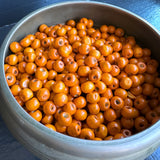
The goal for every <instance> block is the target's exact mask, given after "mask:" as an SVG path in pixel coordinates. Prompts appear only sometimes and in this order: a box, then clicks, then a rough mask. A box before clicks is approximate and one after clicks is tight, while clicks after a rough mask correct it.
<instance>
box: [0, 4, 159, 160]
mask: <svg viewBox="0 0 160 160" xmlns="http://www.w3.org/2000/svg"><path fill="white" fill-rule="evenodd" d="M81 17H88V18H91V19H93V20H94V22H95V23H96V24H97V25H101V24H112V25H115V26H117V27H122V28H124V29H125V31H126V32H127V34H128V35H134V36H135V37H136V39H138V40H139V42H140V43H141V44H143V45H144V46H146V47H148V48H150V49H151V50H152V53H153V56H154V57H155V58H157V59H159V60H160V54H159V55H158V51H159V44H160V33H159V32H158V31H157V30H156V29H155V28H153V27H152V26H151V25H150V24H149V23H147V22H146V21H145V20H144V19H142V18H140V17H138V16H136V15H134V14H133V13H130V12H129V11H126V10H124V9H121V8H118V7H115V6H112V5H108V4H103V3H97V2H67V3H60V4H55V5H50V6H47V7H44V8H42V9H39V10H36V11H35V12H33V13H31V14H29V15H27V16H26V17H25V18H23V19H22V20H21V21H19V22H18V23H17V24H16V25H15V26H14V27H13V29H12V30H11V31H10V32H9V33H8V35H7V37H6V39H5V40H4V43H3V45H2V47H1V51H0V54H1V55H0V96H1V97H2V98H1V99H2V101H1V104H0V106H1V107H0V110H1V115H2V117H3V119H4V121H5V123H6V124H7V126H8V128H9V129H10V131H11V132H12V134H13V135H14V136H15V137H16V138H17V139H18V140H19V141H20V142H21V143H22V144H23V145H24V146H26V148H28V149H29V150H30V151H31V152H33V153H34V154H35V155H36V156H38V157H39V158H40V159H48V160H53V159H59V160H86V159H93V160H97V159H101V160H102V159H103V160H104V159H105V160H117V159H118V160H135V159H138V160H141V159H144V158H146V157H147V156H149V155H150V154H151V153H152V152H153V151H154V150H155V149H156V148H157V147H158V146H159V145H160V140H159V139H160V122H158V123H156V124H155V125H153V126H152V127H150V128H148V129H146V130H145V131H143V132H141V133H138V134H136V135H133V136H131V137H129V138H125V139H120V140H114V141H89V140H82V139H77V138H72V137H69V136H66V135H63V134H60V133H57V132H53V131H51V130H49V129H48V128H46V127H44V126H43V125H42V124H40V123H38V122H36V121H35V120H34V119H32V118H31V117H30V116H29V115H28V114H27V113H26V112H25V111H24V110H23V109H22V108H21V107H20V106H19V105H18V103H17V102H16V101H15V99H14V97H13V96H12V94H11V93H10V91H9V88H8V86H7V83H6V81H5V74H4V67H3V65H4V58H5V57H6V56H7V55H8V54H9V44H10V42H12V41H18V40H20V39H21V38H22V37H24V36H25V35H27V34H30V33H34V32H35V31H36V30H37V26H39V25H40V24H42V23H46V24H48V25H53V24H58V23H64V22H65V21H66V20H68V19H78V18H81Z"/></svg>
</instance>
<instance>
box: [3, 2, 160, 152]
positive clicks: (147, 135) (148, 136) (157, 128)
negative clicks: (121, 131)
mask: <svg viewBox="0 0 160 160" xmlns="http://www.w3.org/2000/svg"><path fill="white" fill-rule="evenodd" d="M80 3H81V4H84V3H85V4H89V5H90V4H94V5H99V6H105V7H109V8H114V9H118V10H120V11H122V12H124V13H125V14H129V15H131V16H133V17H134V18H135V19H138V20H140V21H142V22H143V23H144V24H146V25H147V26H148V27H149V28H151V29H152V30H153V31H154V32H156V34H157V35H159V37H160V31H158V30H157V29H156V28H155V27H154V26H152V25H151V24H150V23H149V22H147V21H146V20H145V19H143V18H142V17H140V16H138V15H136V14H135V13H132V12H131V11H128V10H127V9H124V8H121V7H118V6H115V5H112V4H108V3H102V2H96V1H67V2H60V3H54V4H50V5H48V6H45V7H42V8H39V9H36V10H35V11H33V12H31V13H29V14H28V15H26V16H25V17H24V18H22V19H21V20H20V21H18V23H16V25H15V26H14V27H13V28H12V29H11V30H10V32H9V33H8V34H7V36H6V38H5V39H4V41H3V43H2V45H1V49H0V54H1V58H0V61H1V62H3V63H0V65H1V69H0V75H1V76H0V81H1V85H0V88H1V92H3V93H2V96H3V98H4V100H5V101H8V100H9V101H11V102H12V105H13V106H14V107H12V106H9V110H10V111H11V112H12V113H13V112H15V113H16V114H17V115H16V116H17V117H19V118H20V119H22V120H23V121H24V122H25V123H26V124H27V125H28V126H30V127H32V128H36V129H37V132H42V133H43V134H44V135H47V136H49V137H50V138H53V139H54V138H57V139H59V140H63V141H65V142H66V143H68V142H72V144H77V143H78V144H80V145H82V146H83V145H87V146H89V147H91V146H93V145H94V146H95V145H96V147H102V146H103V147H104V148H105V149H106V147H107V146H112V147H116V148H118V147H119V146H121V145H122V144H125V146H130V145H133V147H134V148H138V150H139V147H137V146H135V145H134V143H136V142H140V141H141V143H137V144H139V146H141V148H144V146H143V145H142V144H144V145H145V146H146V147H148V145H149V144H152V143H153V142H156V141H157V138H158V137H159V138H160V136H158V134H157V135H155V134H154V136H153V130H154V133H158V132H159V133H160V121H159V122H157V123H156V124H154V125H153V126H151V127H149V128H147V129H146V130H144V131H142V132H140V133H137V134H135V135H132V136H131V137H127V138H124V139H118V140H114V141H94V140H92V141H89V140H84V139H79V138H74V137H70V136H68V135H64V134H61V133H59V132H54V131H52V130H50V129H48V128H47V127H45V126H44V125H42V124H41V123H39V122H37V121H36V120H34V119H33V118H32V117H31V116H29V115H28V113H27V112H26V111H25V110H24V109H23V108H22V107H21V106H20V105H19V104H18V103H17V102H16V101H15V99H14V96H13V95H12V94H11V92H10V90H9V87H8V85H7V83H6V81H5V73H4V58H5V52H6V51H7V48H8V46H9V41H10V39H11V37H12V36H13V34H14V33H15V32H16V30H17V29H18V28H19V27H20V26H21V25H23V23H24V22H26V21H27V20H29V19H30V18H31V17H32V16H35V15H36V14H38V13H40V12H42V11H46V10H48V9H50V8H54V7H58V6H62V5H70V4H72V5H73V4H80ZM7 108H8V107H7ZM159 135H160V134H159ZM142 137H144V138H142ZM142 146H143V147H142ZM121 147H122V146H121Z"/></svg>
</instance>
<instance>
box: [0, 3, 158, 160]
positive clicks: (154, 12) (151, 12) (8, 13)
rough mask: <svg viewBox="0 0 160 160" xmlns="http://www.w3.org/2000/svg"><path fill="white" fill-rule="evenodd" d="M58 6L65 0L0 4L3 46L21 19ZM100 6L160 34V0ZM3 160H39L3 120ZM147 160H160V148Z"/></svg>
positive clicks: (0, 141) (0, 132) (0, 158)
mask: <svg viewBox="0 0 160 160" xmlns="http://www.w3.org/2000/svg"><path fill="white" fill-rule="evenodd" d="M57 2H64V0H26V1H24V0H0V45H1V43H2V42H3V39H4V38H5V36H6V34H7V33H8V31H9V30H10V29H11V28H12V27H13V26H14V25H15V24H16V22H17V21H19V20H20V19H21V18H22V17H24V16H25V15H27V14H28V13H30V12H32V11H34V10H36V9H38V8H40V7H43V6H47V5H49V4H53V3H57ZM99 2H105V3H110V4H113V5H117V6H119V7H122V8H125V9H127V10H129V11H132V12H133V13H135V14H137V15H139V16H141V17H142V18H144V19H145V20H147V21H148V22H149V23H151V24H152V25H153V26H154V27H155V28H157V29H158V30H159V31H160V0H99ZM2 114H3V113H2ZM153 134H154V133H153ZM0 160H38V158H36V157H35V156H34V155H32V154H31V153H30V152H28V151H27V150H26V149H25V148H24V147H23V146H22V145H21V144H20V143H19V142H18V141H17V140H16V139H15V138H14V137H13V136H12V135H11V133H10V132H9V130H8V129H7V128H6V125H5V123H4V122H3V120H2V119H1V117H0ZM146 160H160V148H158V149H157V150H156V151H155V152H154V153H153V154H152V155H151V156H149V157H148V158H147V159H146Z"/></svg>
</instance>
